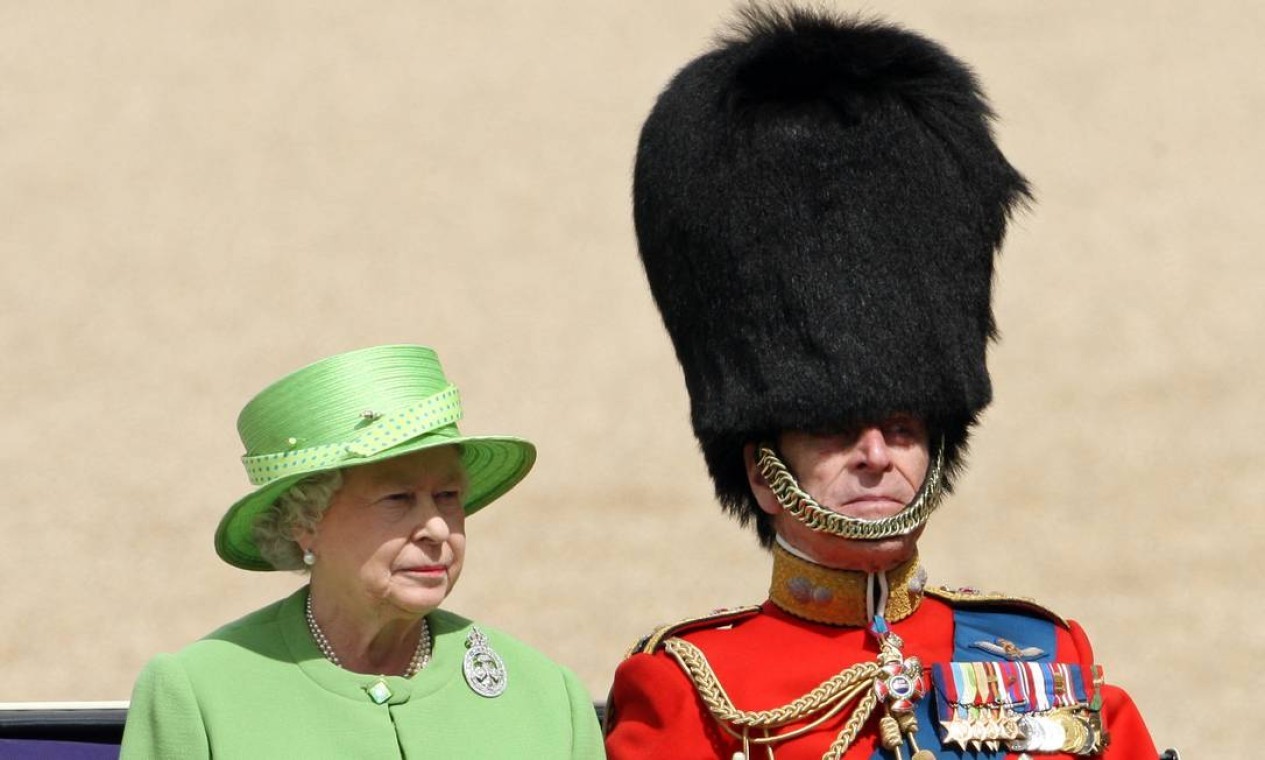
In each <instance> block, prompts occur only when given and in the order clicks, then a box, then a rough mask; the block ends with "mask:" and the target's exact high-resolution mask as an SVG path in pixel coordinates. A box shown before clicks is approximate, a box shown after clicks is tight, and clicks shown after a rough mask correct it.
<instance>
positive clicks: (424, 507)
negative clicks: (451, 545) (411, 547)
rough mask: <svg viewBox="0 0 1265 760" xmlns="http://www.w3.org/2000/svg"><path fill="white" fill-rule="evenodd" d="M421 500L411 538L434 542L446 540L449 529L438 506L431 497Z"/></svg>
mask: <svg viewBox="0 0 1265 760" xmlns="http://www.w3.org/2000/svg"><path fill="white" fill-rule="evenodd" d="M423 502H424V503H422V504H420V505H419V509H418V511H419V515H418V522H417V527H416V528H414V529H413V540H414V541H433V542H435V543H443V542H444V541H447V540H448V535H449V533H451V530H450V528H449V527H448V521H447V520H445V519H444V516H443V513H442V512H440V510H439V506H438V505H437V504H435V502H434V500H433V499H424V500H423Z"/></svg>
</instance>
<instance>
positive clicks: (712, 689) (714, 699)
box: [663, 638, 879, 760]
mask: <svg viewBox="0 0 1265 760" xmlns="http://www.w3.org/2000/svg"><path fill="white" fill-rule="evenodd" d="M663 647H664V649H666V650H667V652H668V654H670V655H672V657H673V658H674V659H675V660H676V661H677V663H679V664H680V666H681V667H682V668H683V669H684V670H685V673H686V675H688V676H689V677H690V680H691V681H692V682H693V683H694V688H695V690H697V691H698V695H699V697H700V698H701V699H702V700H703V704H705V705H707V710H708V712H710V713H711V714H712V717H713V718H715V719H716V721H717V722H718V723H719V724H720V726H721V728H723V729H724V730H725V731H726V732H728V733H729V734H730V735H731V736H734V737H737V738H740V739H742V740H743V741H744V743H746V742H749V743H751V744H776V743H777V742H781V741H785V740H787V739H791V738H793V737H796V736H799V735H801V734H803V733H806V732H807V731H810V730H812V729H814V728H816V727H817V726H818V725H820V724H821V723H822V722H824V721H826V720H828V719H829V718H830V717H831V716H833V715H836V714H837V713H838V712H839V711H840V710H842V709H843V708H844V707H845V706H847V704H848V703H849V702H851V701H852V700H854V699H856V698H857V696H861V699H860V701H859V702H857V705H856V708H855V709H853V711H852V715H851V716H849V718H848V720H847V721H846V722H845V723H844V726H843V728H842V729H841V730H840V731H839V736H838V737H837V738H836V739H835V741H834V743H833V744H831V745H830V749H829V750H828V751H827V752H826V754H825V755H823V756H822V760H838V758H840V757H842V756H843V753H844V752H846V751H847V749H848V747H850V746H851V745H852V743H853V742H854V741H856V738H857V735H858V734H860V733H861V728H862V727H863V726H864V725H865V721H866V720H868V719H869V717H870V714H871V713H872V712H873V711H874V707H875V705H876V704H877V702H878V695H877V694H876V693H875V691H874V688H873V687H874V681H875V679H876V678H877V677H878V675H879V665H878V663H874V662H861V663H857V664H856V665H853V666H852V667H850V668H847V669H846V670H843V671H841V672H840V673H838V674H837V675H835V676H832V677H831V678H828V679H826V680H825V681H823V682H822V683H821V684H820V685H819V686H817V688H815V689H813V690H812V691H810V692H808V693H807V694H805V695H804V696H802V697H800V698H799V699H796V700H795V701H793V702H789V703H787V704H785V705H783V706H781V707H777V708H774V709H772V710H759V711H747V710H739V709H738V708H737V707H735V706H734V703H733V701H732V700H730V698H729V695H728V694H727V693H725V689H724V687H723V686H721V685H720V680H719V679H718V678H717V677H716V672H715V671H714V670H712V666H711V664H710V663H709V662H708V661H707V657H706V656H705V655H704V654H703V653H702V651H700V650H699V648H698V647H696V646H694V645H693V644H691V643H689V642H688V641H685V640H684V639H678V638H670V639H667V640H666V641H664V642H663ZM804 721H810V722H809V723H808V724H807V725H804V726H800V727H799V728H795V729H792V730H790V731H786V732H784V733H781V734H777V735H770V734H769V731H770V730H773V729H777V728H782V727H785V726H788V725H791V724H793V723H802V722H804ZM753 728H754V729H760V730H762V731H763V732H764V736H759V737H754V738H753V737H750V736H749V735H748V734H749V731H750V730H751V729H753Z"/></svg>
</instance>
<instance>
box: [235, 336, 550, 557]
mask: <svg viewBox="0 0 1265 760" xmlns="http://www.w3.org/2000/svg"><path fill="white" fill-rule="evenodd" d="M459 419H461V399H460V397H459V396H458V395H457V389H456V388H455V387H454V386H453V385H452V384H450V383H449V382H448V380H447V378H445V377H444V370H443V368H442V367H441V366H440V364H439V357H438V356H437V355H436V354H435V352H434V351H433V350H432V349H429V348H426V347H425V346H408V345H404V346H376V347H373V348H365V349H361V350H359V351H351V352H349V353H345V354H339V355H338V356H332V357H330V358H328V359H323V360H321V361H319V362H316V363H315V364H310V365H308V366H306V367H304V368H303V369H300V370H298V371H297V372H294V373H292V374H289V375H287V376H285V377H283V378H281V379H280V380H278V381H277V382H275V383H273V384H272V385H270V386H268V387H267V388H265V389H264V390H263V391H262V392H260V393H259V395H257V396H255V397H254V398H253V399H251V401H250V403H248V404H247V405H246V407H245V408H244V409H242V413H241V415H240V416H239V417H238V418H237V432H238V434H239V435H240V436H241V439H242V443H243V444H245V446H246V454H245V455H244V456H243V457H242V463H243V464H245V465H246V474H247V475H249V476H250V482H251V483H252V484H254V485H255V486H257V489H256V490H255V491H254V492H253V493H251V494H250V495H248V496H246V497H245V498H243V499H241V500H240V501H238V502H237V503H236V504H234V505H233V506H232V507H230V508H229V510H228V513H227V514H225V515H224V518H223V519H222V520H220V526H219V528H218V529H217V530H216V531H215V551H216V553H217V554H219V555H220V557H221V558H222V559H223V560H224V561H225V562H227V563H229V564H230V565H235V566H236V567H240V568H244V569H246V570H274V569H276V568H274V567H273V566H272V564H271V563H269V562H268V561H267V560H266V559H264V558H263V556H262V555H261V554H260V553H259V548H258V547H257V546H256V545H255V537H254V525H255V520H256V519H257V518H258V517H259V515H260V514H261V513H262V512H263V511H264V510H265V509H267V508H268V507H269V506H271V505H272V503H273V502H274V501H276V500H277V498H278V497H279V496H281V494H283V493H285V491H286V490H287V489H289V488H290V487H291V486H293V485H294V484H295V483H297V482H298V481H299V480H301V479H303V478H304V477H305V476H307V475H311V474H313V473H316V472H324V471H328V470H337V469H341V468H343V467H355V466H357V465H362V464H370V463H372V462H380V461H382V460H384V459H391V458H392V457H398V456H401V455H404V454H410V453H412V452H414V451H421V450H422V449H429V448H433V447H436V446H448V445H452V444H460V446H461V462H462V464H463V465H464V466H465V469H466V474H467V476H468V478H469V480H470V486H469V490H468V492H467V494H466V504H465V507H466V514H467V515H469V514H473V513H475V512H477V511H478V510H480V509H482V508H483V507H485V506H487V505H488V504H489V503H490V502H492V501H493V500H494V499H496V498H497V497H499V496H500V495H501V494H504V493H505V492H506V491H508V490H509V489H510V488H512V487H513V486H514V484H516V483H517V482H518V481H520V480H522V479H523V476H524V475H526V474H527V472H528V471H529V470H530V469H531V467H532V465H533V464H534V463H535V461H536V447H535V446H533V445H532V444H531V443H530V442H528V441H525V440H523V439H521V438H514V437H509V436H476V437H471V436H463V435H461V433H460V432H459V431H458V430H457V420H459Z"/></svg>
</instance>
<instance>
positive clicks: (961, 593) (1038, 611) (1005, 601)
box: [923, 586, 1067, 628]
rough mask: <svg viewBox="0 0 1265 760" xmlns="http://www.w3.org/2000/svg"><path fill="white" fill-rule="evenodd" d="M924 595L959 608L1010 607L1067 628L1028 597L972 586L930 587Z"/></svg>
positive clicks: (1058, 617)
mask: <svg viewBox="0 0 1265 760" xmlns="http://www.w3.org/2000/svg"><path fill="white" fill-rule="evenodd" d="M923 593H925V594H926V595H927V596H933V597H935V598H936V599H940V600H942V601H945V602H948V603H949V604H951V605H954V606H959V607H1009V608H1011V609H1017V610H1020V611H1022V612H1027V613H1030V614H1033V615H1036V616H1037V617H1041V618H1045V619H1046V620H1050V621H1053V622H1055V623H1058V624H1059V625H1061V626H1063V627H1064V628H1066V627H1067V621H1066V620H1064V619H1063V617H1062V616H1061V615H1058V614H1057V613H1055V612H1054V611H1052V610H1050V609H1049V608H1048V607H1045V606H1044V605H1042V604H1040V603H1039V602H1037V601H1036V600H1035V599H1030V598H1028V597H1026V596H1011V595H1009V594H998V593H994V592H992V591H980V590H979V589H976V588H971V587H970V586H960V587H957V588H949V587H947V586H928V587H927V588H926V589H925V590H924V591H923Z"/></svg>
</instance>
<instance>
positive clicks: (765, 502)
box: [742, 442, 782, 515]
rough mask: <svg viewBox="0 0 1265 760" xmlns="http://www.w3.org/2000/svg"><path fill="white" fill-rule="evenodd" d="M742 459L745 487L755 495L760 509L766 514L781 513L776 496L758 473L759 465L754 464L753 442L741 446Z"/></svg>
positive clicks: (780, 506)
mask: <svg viewBox="0 0 1265 760" xmlns="http://www.w3.org/2000/svg"><path fill="white" fill-rule="evenodd" d="M742 461H743V464H744V465H746V468H747V487H748V488H750V489H751V493H752V495H754V496H755V501H756V504H759V505H760V509H761V510H763V511H764V512H765V513H766V514H770V515H776V514H779V513H781V511H782V505H781V504H779V503H778V500H777V496H775V495H774V494H773V489H772V488H769V484H768V482H766V481H765V479H764V475H762V474H761V473H760V467H759V465H757V464H756V461H755V443H751V442H749V443H747V444H746V445H745V446H743V447H742Z"/></svg>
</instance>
